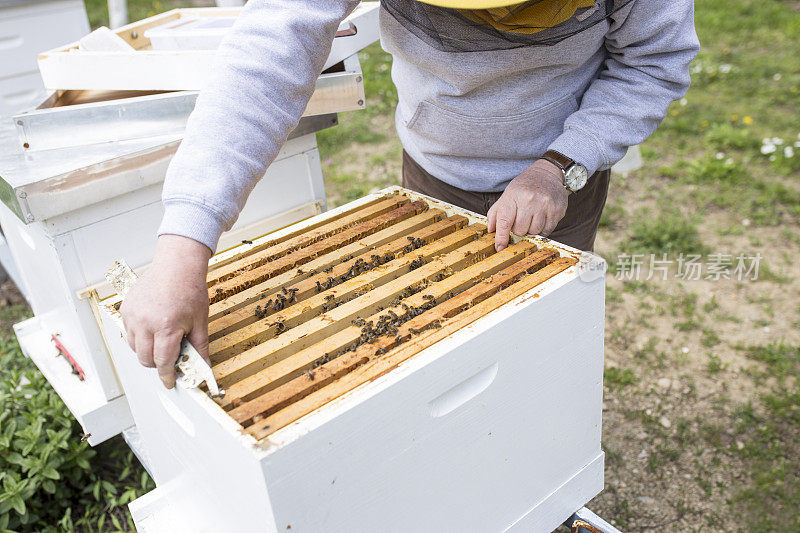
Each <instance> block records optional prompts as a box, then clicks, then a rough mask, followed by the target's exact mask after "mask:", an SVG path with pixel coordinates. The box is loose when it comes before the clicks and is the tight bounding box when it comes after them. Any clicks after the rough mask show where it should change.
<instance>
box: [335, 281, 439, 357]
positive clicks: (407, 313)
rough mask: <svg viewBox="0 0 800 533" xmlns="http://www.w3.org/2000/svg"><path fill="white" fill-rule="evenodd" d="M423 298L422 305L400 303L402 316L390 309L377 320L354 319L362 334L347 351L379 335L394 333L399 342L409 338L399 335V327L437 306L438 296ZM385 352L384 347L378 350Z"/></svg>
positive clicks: (428, 295)
mask: <svg viewBox="0 0 800 533" xmlns="http://www.w3.org/2000/svg"><path fill="white" fill-rule="evenodd" d="M423 299H424V300H425V303H423V304H422V305H420V306H413V305H408V304H406V303H405V302H402V303H400V307H402V308H403V311H404V312H403V314H402V316H401V315H398V314H397V313H395V312H394V311H393V310H391V309H389V310H388V311H387V312H386V314H385V315H381V316H380V317H378V320H377V321H372V320H369V321H365V320H364V319H363V318H360V317H359V318H356V319H355V320H354V321H353V324H354V325H356V326H358V327H360V328H361V335H359V337H358V339H356V340H355V341H354V342H353V344H351V345H350V346H349V347H348V349H347V351H349V352H354V351H356V349H357V348H358V347H359V346H361V345H362V344H370V343H373V342H375V341H376V340H377V339H378V338H379V337H383V336H388V337H391V336H392V335H394V336H395V343H397V344H399V343H401V342H404V341H405V340H407V339H403V338H402V337H401V336H400V335H398V332H399V327H400V326H401V325H403V324H404V323H406V322H408V321H409V320H411V319H413V318H415V317H417V316H419V315H421V314H422V313H424V312H425V311H427V310H429V309H431V308H433V307H434V306H436V298H434V297H433V296H432V295H430V294H426V295H424V296H423ZM434 327H435V326H434ZM409 331H410V332H411V333H412V334H413V335H417V334H419V333H420V330H416V329H414V328H411V329H409ZM384 352H385V350H383V349H382V348H379V349H378V350H377V353H379V354H381V353H384Z"/></svg>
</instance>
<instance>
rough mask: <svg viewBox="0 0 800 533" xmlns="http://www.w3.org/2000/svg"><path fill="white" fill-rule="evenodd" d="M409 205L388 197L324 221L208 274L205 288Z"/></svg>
mask: <svg viewBox="0 0 800 533" xmlns="http://www.w3.org/2000/svg"><path fill="white" fill-rule="evenodd" d="M409 201H410V200H409V199H408V198H406V197H405V196H401V195H396V196H391V197H388V198H385V199H381V200H380V201H379V202H377V203H375V204H373V205H370V206H368V207H365V208H362V209H356V210H355V211H353V212H352V213H349V214H348V215H347V216H344V217H342V218H339V219H336V220H333V221H331V222H328V221H326V223H325V224H322V225H321V226H318V227H317V228H314V229H313V230H310V231H303V232H301V233H300V234H299V235H296V236H295V237H293V238H291V239H288V240H286V241H283V242H280V243H278V244H275V245H274V246H270V247H269V248H266V249H264V250H261V251H260V252H258V253H255V254H252V255H249V256H247V257H244V258H242V259H239V260H238V261H233V262H232V263H229V264H227V265H224V266H222V267H220V268H218V269H216V270H213V271H211V272H209V274H208V284H209V286H211V285H213V284H215V283H219V282H221V281H224V280H226V279H229V278H232V277H233V276H236V275H237V274H239V273H240V272H241V271H244V270H248V269H252V268H255V267H257V266H260V265H263V264H264V263H266V262H268V261H274V260H275V259H277V258H279V257H283V256H284V255H286V254H287V253H290V252H292V251H294V250H297V249H299V248H302V247H304V246H308V245H309V244H313V243H315V242H318V241H321V240H322V239H326V238H328V237H330V236H331V235H335V234H337V233H341V232H342V231H344V230H346V229H347V228H349V227H351V226H353V225H355V224H359V223H361V222H364V221H367V220H369V219H371V218H374V217H376V216H378V215H382V214H384V213H387V212H389V211H392V210H394V209H397V208H398V207H400V206H402V205H404V204H406V203H408V202H409Z"/></svg>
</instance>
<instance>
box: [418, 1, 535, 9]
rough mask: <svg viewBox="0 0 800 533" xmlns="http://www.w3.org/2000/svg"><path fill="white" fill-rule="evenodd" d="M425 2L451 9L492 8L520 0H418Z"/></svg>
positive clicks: (510, 4) (519, 2)
mask: <svg viewBox="0 0 800 533" xmlns="http://www.w3.org/2000/svg"><path fill="white" fill-rule="evenodd" d="M418 1H419V2H423V3H425V4H431V5H434V6H439V7H450V8H453V9H492V8H494V7H506V6H513V5H514V4H521V3H522V1H520V0H418Z"/></svg>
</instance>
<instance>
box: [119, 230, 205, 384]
mask: <svg viewBox="0 0 800 533" xmlns="http://www.w3.org/2000/svg"><path fill="white" fill-rule="evenodd" d="M210 258H211V250H209V249H208V247H207V246H205V245H203V244H200V243H199V242H197V241H195V240H193V239H189V238H187V237H181V236H178V235H162V236H160V237H159V238H158V244H157V246H156V253H155V256H154V258H153V263H152V264H151V265H150V267H149V268H148V269H147V272H145V274H144V275H143V276H142V277H141V278H140V279H139V280H138V281H137V282H136V283H135V284H134V286H133V287H132V288H131V290H130V292H128V294H127V296H126V297H125V300H124V301H123V303H122V309H121V313H122V320H123V322H124V323H125V330H126V332H127V338H128V344H129V345H130V347H131V349H133V351H135V352H136V355H137V357H138V358H139V362H140V363H141V364H142V365H144V366H146V367H150V368H157V369H158V375H159V377H160V378H161V381H162V382H163V383H164V386H165V387H167V388H168V389H171V388H172V387H174V386H175V379H176V377H177V376H176V373H175V361H176V360H177V359H178V353H179V351H180V345H181V340H183V337H184V336H188V338H189V342H190V343H191V344H192V346H194V347H195V348H196V349H197V351H198V352H200V355H202V356H203V358H204V359H205V360H206V361H208V362H209V363H210V360H209V358H208V288H207V285H206V276H207V273H208V260H209V259H210Z"/></svg>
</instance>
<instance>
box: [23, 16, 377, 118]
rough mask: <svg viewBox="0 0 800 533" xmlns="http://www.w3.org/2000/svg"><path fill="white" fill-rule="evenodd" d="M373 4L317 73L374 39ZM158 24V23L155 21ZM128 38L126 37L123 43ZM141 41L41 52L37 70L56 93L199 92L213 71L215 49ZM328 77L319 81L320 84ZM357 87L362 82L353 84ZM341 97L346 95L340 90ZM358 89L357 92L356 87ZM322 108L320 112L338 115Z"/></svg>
mask: <svg viewBox="0 0 800 533" xmlns="http://www.w3.org/2000/svg"><path fill="white" fill-rule="evenodd" d="M378 10H379V8H378V2H367V3H365V4H364V5H362V6H360V7H359V9H357V10H356V11H355V12H354V13H353V14H352V15H351V16H350V17H349V18H348V20H352V21H353V23H354V24H355V25H356V26H357V28H358V33H357V34H356V35H353V36H349V37H338V38H336V39H334V42H333V45H332V48H331V53H330V55H329V57H328V60H327V61H326V63H325V65H324V66H323V70H326V69H328V68H329V67H331V66H333V65H335V64H336V63H339V62H340V61H343V60H344V59H346V58H348V57H350V56H352V55H354V54H355V53H357V52H358V51H359V50H361V49H362V48H364V47H365V46H367V45H369V44H371V43H373V42H375V41H376V40H378ZM238 11H239V10H238V9H236V8H225V9H222V8H194V9H177V10H172V11H168V12H166V13H162V14H160V15H156V16H155V17H150V18H147V19H144V20H142V21H139V22H136V23H133V24H129V25H127V26H124V27H122V28H119V29H118V30H117V31H116V33H117V34H118V35H120V36H121V37H123V38H126V37H129V36H130V35H131V34H133V33H135V34H136V35H137V37H136V39H140V40H141V39H144V38H143V35H144V31H145V30H146V28H150V27H153V26H154V25H155V24H156V23H163V22H167V21H169V20H172V19H174V18H179V17H181V16H213V15H214V14H218V15H230V14H238ZM161 21H163V22H161ZM128 40H130V39H128ZM148 44H149V41H147V40H144V41H142V43H141V46H137V49H136V50H135V51H131V52H127V51H82V50H80V49H79V48H78V43H71V44H68V45H66V46H62V47H60V48H56V49H52V50H48V51H43V52H42V51H41V50H40V52H41V53H40V54H39V61H38V62H39V70H40V72H41V73H42V79H43V80H44V84H45V87H47V88H48V89H50V90H56V89H98V90H200V89H201V88H202V87H203V86H204V85H205V84H206V81H207V80H208V79H209V78H210V76H211V75H212V73H213V66H214V61H213V59H214V55H215V54H216V51H215V50H152V49H148V48H147V45H148ZM335 75H336V74H328V75H323V76H321V77H320V81H324V80H325V79H326V76H335ZM357 83H358V84H360V86H361V87H363V81H360V82H357ZM345 89H346V90H345V94H344V95H343V98H344V99H346V98H347V97H348V96H349V93H350V92H351V91H350V90H349V84H348V85H347V87H345ZM362 90H363V89H362ZM341 110H342V109H333V110H329V109H326V110H325V111H323V112H324V113H330V112H336V111H341Z"/></svg>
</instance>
